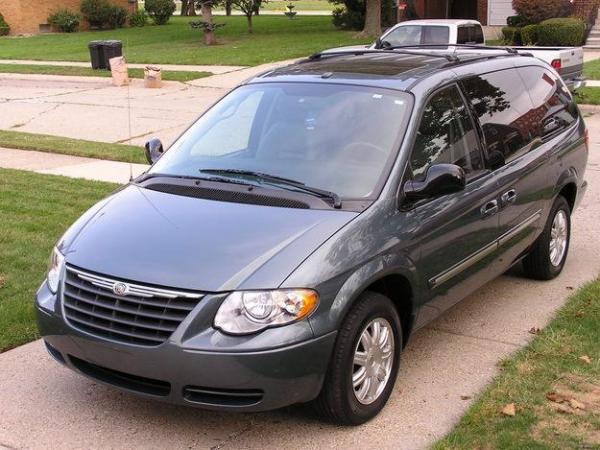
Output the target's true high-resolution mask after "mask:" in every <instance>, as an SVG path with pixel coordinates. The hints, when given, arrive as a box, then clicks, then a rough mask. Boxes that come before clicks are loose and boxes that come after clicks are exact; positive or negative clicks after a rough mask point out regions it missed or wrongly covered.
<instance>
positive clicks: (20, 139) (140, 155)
mask: <svg viewBox="0 0 600 450" xmlns="http://www.w3.org/2000/svg"><path fill="white" fill-rule="evenodd" d="M0 147H7V148H17V149H21V150H37V151H40V152H48V153H62V154H64V155H75V156H85V157H88V158H99V159H110V160H113V161H124V162H133V163H142V164H147V161H146V158H145V156H144V150H143V148H141V147H136V146H133V145H123V144H107V143H104V142H94V141H84V140H81V139H71V138H64V137H57V136H48V135H45V134H34V133H22V132H20V131H5V130H0ZM0 228H1V227H0ZM0 268H1V264H0Z"/></svg>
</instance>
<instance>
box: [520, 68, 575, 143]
mask: <svg viewBox="0 0 600 450" xmlns="http://www.w3.org/2000/svg"><path fill="white" fill-rule="evenodd" d="M518 70H519V73H520V74H521V77H522V78H523V81H524V82H525V86H526V87H527V90H528V91H529V95H530V97H531V101H532V103H533V109H532V112H531V118H530V120H531V123H532V126H533V127H534V128H535V131H536V135H538V136H542V137H546V136H549V135H552V134H554V133H555V132H558V131H561V130H564V129H565V128H567V127H568V126H569V125H571V124H572V123H573V122H574V121H575V120H576V119H577V112H576V111H575V110H571V112H569V109H570V108H568V106H569V104H570V103H571V94H570V93H569V90H568V89H567V88H566V87H565V85H564V84H563V83H562V81H561V80H559V79H558V78H557V77H556V76H555V75H553V74H552V73H550V72H549V71H547V70H545V69H544V68H542V67H521V68H519V69H518Z"/></svg>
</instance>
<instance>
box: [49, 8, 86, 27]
mask: <svg viewBox="0 0 600 450" xmlns="http://www.w3.org/2000/svg"><path fill="white" fill-rule="evenodd" d="M80 21H81V15H79V14H78V13H76V12H73V11H70V10H68V9H59V10H58V11H55V12H53V13H52V14H50V15H49V16H48V23H49V24H50V25H52V26H53V27H55V28H56V29H57V30H59V31H62V32H63V33H72V32H74V31H77V30H78V29H79V22H80Z"/></svg>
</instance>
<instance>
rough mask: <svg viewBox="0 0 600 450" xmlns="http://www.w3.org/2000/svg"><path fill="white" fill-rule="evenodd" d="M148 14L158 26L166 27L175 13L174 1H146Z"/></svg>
mask: <svg viewBox="0 0 600 450" xmlns="http://www.w3.org/2000/svg"><path fill="white" fill-rule="evenodd" d="M145 5H146V6H145V8H146V12H147V13H148V15H149V16H150V17H151V18H152V20H153V21H154V23H155V24H156V25H165V24H166V23H167V22H168V21H169V19H170V18H171V16H172V15H173V13H174V12H175V2H174V1H173V0H146V4H145Z"/></svg>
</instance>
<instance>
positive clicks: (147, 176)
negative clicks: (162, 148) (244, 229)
mask: <svg viewBox="0 0 600 450" xmlns="http://www.w3.org/2000/svg"><path fill="white" fill-rule="evenodd" d="M157 177H167V178H180V179H183V180H199V181H214V182H217V183H230V184H240V185H242V186H256V185H255V184H252V183H245V182H243V181H238V180H232V179H230V178H224V177H198V176H192V175H172V174H168V173H143V174H142V175H140V176H139V177H138V178H136V179H135V181H136V182H138V183H141V182H143V181H146V180H149V179H150V178H157Z"/></svg>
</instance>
